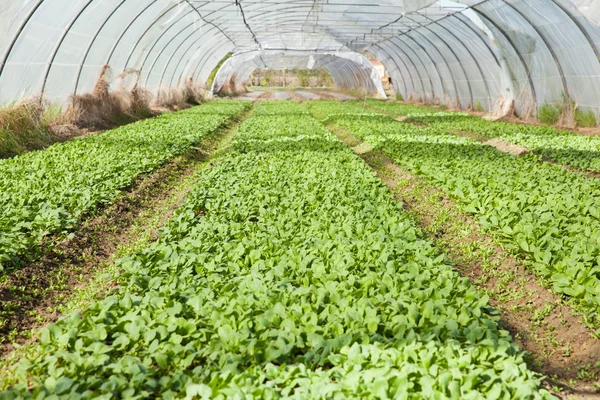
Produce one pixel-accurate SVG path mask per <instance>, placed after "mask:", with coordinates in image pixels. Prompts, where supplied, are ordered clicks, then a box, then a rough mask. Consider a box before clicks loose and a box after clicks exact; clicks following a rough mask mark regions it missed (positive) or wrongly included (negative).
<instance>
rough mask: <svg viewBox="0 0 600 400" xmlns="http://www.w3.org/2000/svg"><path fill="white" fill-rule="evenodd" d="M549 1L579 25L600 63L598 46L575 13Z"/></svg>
mask: <svg viewBox="0 0 600 400" xmlns="http://www.w3.org/2000/svg"><path fill="white" fill-rule="evenodd" d="M549 1H550V2H551V3H554V5H555V6H556V7H558V8H560V10H561V11H562V12H563V13H565V14H566V15H567V16H568V17H569V19H571V21H573V23H574V24H575V25H577V27H578V28H579V30H580V31H581V33H582V34H583V36H584V37H585V39H586V40H587V42H588V43H589V45H590V47H591V48H592V50H593V51H594V54H595V55H596V59H598V63H600V50H598V47H597V46H596V43H594V40H592V37H591V36H590V34H589V33H588V31H587V30H586V29H585V27H584V26H583V24H582V23H581V22H580V21H579V20H578V19H577V18H575V15H573V13H571V12H570V11H569V10H567V8H566V7H564V6H563V5H562V4H560V3H559V2H558V1H557V0H549Z"/></svg>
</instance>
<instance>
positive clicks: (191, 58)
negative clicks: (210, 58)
mask: <svg viewBox="0 0 600 400" xmlns="http://www.w3.org/2000/svg"><path fill="white" fill-rule="evenodd" d="M221 43H222V41H217V43H216V44H214V45H213V46H212V47H211V49H210V50H213V49H215V48H216V46H220V45H221ZM202 47H203V45H200V46H198V47H196V50H194V51H193V52H192V55H191V57H189V59H188V60H187V61H186V63H185V65H184V66H183V68H182V69H181V73H180V74H179V78H178V79H177V85H180V84H181V79H182V78H183V74H184V72H185V71H186V69H187V68H188V66H189V65H190V63H191V62H192V60H193V59H194V57H195V56H196V54H197V53H198V52H199V51H200V50H201V49H202ZM231 50H233V49H232V48H231V49H228V50H227V52H226V53H225V54H227V53H228V52H230V51H231ZM205 54H208V52H206V53H205ZM211 54H212V52H211ZM182 60H183V59H182ZM201 60H203V57H201V58H200V60H198V62H200V61H201ZM217 65H218V62H217V63H216V64H215V66H217ZM213 69H214V67H213ZM176 72H177V69H176V70H175V72H174V73H173V77H175V75H176ZM192 77H193V75H192ZM202 83H203V84H204V83H206V82H202ZM171 85H172V81H171Z"/></svg>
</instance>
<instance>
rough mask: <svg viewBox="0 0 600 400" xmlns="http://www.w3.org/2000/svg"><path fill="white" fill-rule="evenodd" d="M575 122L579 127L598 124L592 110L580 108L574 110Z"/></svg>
mask: <svg viewBox="0 0 600 400" xmlns="http://www.w3.org/2000/svg"><path fill="white" fill-rule="evenodd" d="M575 122H576V123H577V126H581V127H592V126H596V125H598V120H597V118H596V114H594V112H593V111H592V110H588V111H583V110H581V109H579V108H578V109H577V110H575Z"/></svg>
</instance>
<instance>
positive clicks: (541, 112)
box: [538, 103, 564, 125]
mask: <svg viewBox="0 0 600 400" xmlns="http://www.w3.org/2000/svg"><path fill="white" fill-rule="evenodd" d="M563 111H564V110H563V108H562V106H561V105H560V104H558V103H556V104H549V103H544V104H542V105H541V106H540V108H539V109H538V121H540V122H541V123H542V124H547V125H555V124H556V123H558V120H559V119H560V116H561V115H562V114H563Z"/></svg>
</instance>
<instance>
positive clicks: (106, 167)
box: [0, 101, 250, 275]
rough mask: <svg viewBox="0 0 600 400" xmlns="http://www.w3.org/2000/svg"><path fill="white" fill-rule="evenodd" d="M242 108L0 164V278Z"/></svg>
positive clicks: (234, 105) (171, 119)
mask: <svg viewBox="0 0 600 400" xmlns="http://www.w3.org/2000/svg"><path fill="white" fill-rule="evenodd" d="M249 105H250V103H248V102H235V101H227V102H226V101H223V102H213V103H208V104H205V105H202V106H199V107H195V108H192V109H189V110H185V111H181V112H178V113H172V114H165V115H162V116H160V117H157V118H152V119H147V120H144V121H141V122H137V123H134V124H131V125H127V126H123V127H120V128H117V129H114V130H111V131H109V132H106V133H104V134H100V135H94V136H89V137H86V138H80V139H75V140H72V141H69V142H66V143H60V144H56V145H54V146H52V147H50V148H48V149H46V150H43V151H37V152H31V153H28V154H25V155H22V156H18V157H15V158H12V159H7V160H0V209H1V210H2V213H1V214H0V275H2V274H3V270H5V269H6V268H8V267H15V266H18V265H19V264H22V263H23V261H24V259H30V258H32V255H34V254H35V253H36V252H38V251H39V250H40V245H41V243H42V241H43V239H44V238H45V237H46V236H48V235H50V234H56V233H60V232H65V231H69V230H71V229H73V228H74V227H75V226H76V225H77V223H78V221H79V219H80V218H81V216H82V215H84V214H86V213H88V212H90V211H92V210H93V209H94V208H96V207H97V206H98V205H99V204H107V203H111V202H112V201H113V200H114V199H115V198H116V197H117V196H118V195H119V193H120V191H121V190H122V189H123V188H125V187H127V186H129V185H130V184H132V183H133V181H134V180H135V178H136V177H137V176H139V175H140V174H143V173H146V172H150V171H152V170H153V169H155V168H157V167H158V166H160V165H161V164H163V163H164V162H166V161H167V160H169V159H172V158H173V157H175V156H177V155H179V154H182V153H185V152H187V151H189V150H190V149H191V147H192V146H194V145H195V144H196V143H198V142H199V141H200V140H201V139H202V138H204V137H206V136H207V135H209V134H211V133H213V132H215V131H216V130H218V129H220V128H222V127H223V126H224V125H225V124H226V123H227V122H229V121H230V120H231V119H232V118H233V117H235V116H236V115H239V114H240V113H241V112H242V111H243V110H245V109H247V108H248V107H249Z"/></svg>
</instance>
